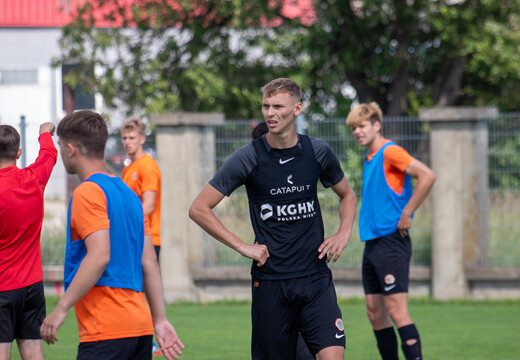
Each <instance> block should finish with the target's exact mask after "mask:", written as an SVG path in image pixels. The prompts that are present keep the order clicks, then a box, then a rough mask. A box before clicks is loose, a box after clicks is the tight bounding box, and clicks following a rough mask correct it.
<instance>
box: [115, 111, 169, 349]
mask: <svg viewBox="0 0 520 360" xmlns="http://www.w3.org/2000/svg"><path fill="white" fill-rule="evenodd" d="M121 142H122V143H123V146H124V148H125V151H126V153H127V154H128V156H129V157H130V161H131V163H130V164H129V165H128V166H125V167H124V168H123V174H122V178H123V181H124V182H125V184H126V185H128V186H129V187H130V189H132V190H133V191H134V192H135V193H136V194H137V196H139V198H140V199H141V202H142V203H143V209H144V213H145V215H146V216H148V218H149V220H150V228H151V231H152V242H153V245H154V248H155V254H156V256H157V261H158V262H159V253H160V251H161V171H160V170H159V166H158V165H157V162H156V161H155V160H154V159H153V158H152V157H151V156H150V155H149V154H147V153H146V152H145V151H144V150H143V145H144V143H145V142H146V125H145V124H144V123H143V122H142V121H141V119H138V118H131V119H128V120H126V121H125V122H124V123H123V125H122V126H121ZM152 353H153V355H154V356H159V355H161V351H160V350H159V349H158V348H157V346H156V345H155V343H153V349H152Z"/></svg>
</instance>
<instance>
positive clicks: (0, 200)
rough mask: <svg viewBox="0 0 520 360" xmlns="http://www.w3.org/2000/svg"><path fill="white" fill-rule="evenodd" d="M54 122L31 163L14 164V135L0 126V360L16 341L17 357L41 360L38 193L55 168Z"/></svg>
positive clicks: (43, 127)
mask: <svg viewBox="0 0 520 360" xmlns="http://www.w3.org/2000/svg"><path fill="white" fill-rule="evenodd" d="M54 128H55V127H54V124H53V123H50V122H46V123H44V124H42V125H41V126H40V137H39V139H38V141H39V142H40V152H39V154H38V158H37V159H36V161H35V162H34V164H31V165H29V166H28V167H26V168H24V169H19V168H18V167H17V166H16V160H17V159H19V158H20V156H21V155H22V149H20V135H19V134H18V132H17V131H16V129H15V128H13V127H12V126H10V125H0V319H1V320H0V358H1V359H9V357H10V353H11V344H12V342H13V340H14V339H16V341H17V344H18V349H19V351H20V355H21V356H22V358H23V359H43V348H42V341H41V337H40V330H39V329H40V325H41V323H42V321H43V319H44V317H45V295H44V293H43V270H42V261H41V250H40V234H41V229H42V221H43V193H44V191H45V186H46V185H47V182H48V181H49V177H50V176H51V172H52V169H53V167H54V165H55V164H56V159H57V157H58V152H57V150H56V147H55V146H54V142H53V141H52V135H53V134H54Z"/></svg>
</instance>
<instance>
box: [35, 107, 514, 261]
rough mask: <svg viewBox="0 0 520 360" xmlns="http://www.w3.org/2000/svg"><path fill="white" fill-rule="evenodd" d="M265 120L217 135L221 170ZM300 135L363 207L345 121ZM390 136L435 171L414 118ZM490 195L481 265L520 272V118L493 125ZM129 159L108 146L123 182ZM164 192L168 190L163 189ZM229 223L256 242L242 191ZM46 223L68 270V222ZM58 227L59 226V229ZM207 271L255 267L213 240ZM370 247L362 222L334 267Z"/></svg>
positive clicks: (47, 247)
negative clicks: (322, 148) (328, 158)
mask: <svg viewBox="0 0 520 360" xmlns="http://www.w3.org/2000/svg"><path fill="white" fill-rule="evenodd" d="M258 121H260V120H256V121H255V120H233V121H232V120H228V121H226V123H225V124H224V125H219V126H216V127H215V134H216V158H215V163H216V166H217V168H219V167H220V166H221V165H222V164H223V163H224V161H225V160H226V159H227V158H228V157H229V156H230V155H231V154H232V152H233V151H235V150H236V149H237V148H238V147H240V146H242V145H245V144H247V143H248V142H249V141H250V138H251V130H252V128H253V127H254V125H255V124H256V123H257V122H258ZM299 128H300V130H301V132H304V133H306V134H307V135H309V136H311V137H318V138H321V139H324V140H325V141H326V142H327V143H329V144H330V145H331V147H332V148H333V149H334V151H335V152H336V154H337V155H338V158H339V159H340V162H341V164H342V167H343V170H344V171H345V174H346V176H347V179H348V181H349V182H350V184H351V186H352V188H353V189H354V191H355V192H356V195H357V197H358V205H359V204H360V202H361V200H362V199H361V178H362V167H363V157H364V153H365V149H364V148H362V147H361V146H359V145H358V144H357V142H356V141H355V140H354V138H353V136H352V134H351V132H350V130H349V128H348V127H347V126H346V125H345V120H344V118H336V119H327V120H323V121H317V122H310V121H309V122H302V123H300V124H299ZM383 130H384V133H385V136H386V137H387V138H390V139H392V140H394V141H395V142H396V143H398V144H400V145H402V146H403V147H404V148H405V149H407V150H408V151H409V152H410V154H411V155H412V156H414V157H415V158H417V159H419V160H421V161H422V162H424V163H426V164H427V165H429V163H430V157H429V127H428V124H426V123H424V122H421V121H419V120H418V119H417V118H414V117H394V118H392V117H387V118H385V120H384V124H383ZM488 142H489V148H488V163H489V194H488V204H489V208H488V209H487V218H488V222H487V223H486V224H481V228H480V231H486V232H487V233H488V236H487V239H488V241H487V242H485V243H482V244H479V245H478V246H477V248H475V254H476V258H477V263H478V264H480V265H490V266H520V242H519V241H518V239H519V238H520V221H519V219H520V114H518V113H515V114H501V115H500V117H499V118H498V119H496V120H490V122H489V139H488ZM145 147H146V151H147V152H150V153H151V154H152V155H155V141H154V137H153V136H149V137H148V139H147V143H146V144H145ZM125 159H126V156H125V154H124V149H123V147H122V146H121V144H120V136H119V134H114V135H113V136H112V137H111V139H110V140H109V144H108V146H107V153H106V160H107V164H109V167H110V168H111V169H112V170H113V171H114V173H116V174H120V171H121V170H122V167H123V166H124V161H125ZM163 186H165V185H163ZM318 196H319V200H320V204H321V207H322V211H323V218H324V223H325V233H326V236H330V235H332V234H333V233H334V232H335V231H336V230H337V228H338V225H339V218H338V213H337V209H338V199H337V196H336V195H335V194H334V192H333V191H332V190H330V189H323V188H320V190H319V193H318ZM215 211H216V213H217V214H218V216H219V217H220V218H221V220H222V221H223V223H224V224H225V225H226V226H228V227H229V228H230V230H231V231H233V232H235V233H236V234H237V235H238V236H239V237H240V238H241V239H243V240H244V241H251V242H252V241H253V239H254V234H253V231H252V227H251V223H250V220H249V210H248V203H247V196H246V193H245V190H244V189H243V187H242V188H240V189H238V190H236V191H235V192H234V193H233V194H232V195H231V196H230V197H229V198H226V199H225V200H224V201H223V202H222V203H221V204H219V205H218V206H217V207H216V209H215ZM64 216H65V214H60V215H59V216H58V218H57V219H55V220H56V221H52V218H51V219H50V220H51V221H44V231H42V256H43V261H44V264H50V265H61V264H63V256H64V241H63V239H64V234H65V230H64V228H63V225H60V224H63V218H64ZM58 225H59V226H58ZM431 229H432V226H431V207H430V200H429V198H428V199H427V200H426V202H425V203H424V204H423V205H422V206H421V207H420V208H419V209H418V210H417V212H416V213H415V217H414V221H413V225H412V228H411V231H410V233H411V237H412V243H413V255H412V263H413V264H414V265H430V264H431V239H432V235H431ZM204 249H205V259H204V262H205V264H206V265H249V264H250V261H249V260H248V259H245V258H243V257H242V256H241V255H239V254H238V253H236V252H235V251H233V250H231V249H229V248H227V247H226V246H224V245H222V244H220V243H218V242H217V241H216V240H214V239H213V238H211V237H210V236H209V235H207V234H206V235H205V239H204ZM362 251H363V244H362V243H361V242H360V241H359V235H358V228H357V219H356V224H355V226H354V233H353V236H352V238H351V240H350V243H349V245H348V247H347V249H346V250H345V251H344V253H343V255H342V256H341V258H340V259H339V261H338V262H337V263H336V264H335V265H333V266H342V267H353V266H359V265H360V263H361V258H362Z"/></svg>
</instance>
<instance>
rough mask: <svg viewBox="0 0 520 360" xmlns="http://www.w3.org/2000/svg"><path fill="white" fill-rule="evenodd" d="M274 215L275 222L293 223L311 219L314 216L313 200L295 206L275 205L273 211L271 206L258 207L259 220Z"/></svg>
mask: <svg viewBox="0 0 520 360" xmlns="http://www.w3.org/2000/svg"><path fill="white" fill-rule="evenodd" d="M275 214H276V220H277V221H294V220H301V219H307V218H310V217H313V216H314V215H316V211H315V210H314V200H312V201H306V202H301V203H296V204H286V205H276V209H273V206H272V205H271V204H262V206H260V218H261V219H262V220H264V221H265V220H267V219H269V218H271V217H273V216H274V215H275Z"/></svg>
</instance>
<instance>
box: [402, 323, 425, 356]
mask: <svg viewBox="0 0 520 360" xmlns="http://www.w3.org/2000/svg"><path fill="white" fill-rule="evenodd" d="M397 330H398V331H399V336H400V337H401V348H402V349H403V352H404V356H405V357H406V360H422V353H421V339H420V338H419V333H418V332H417V328H416V327H415V324H410V325H406V326H403V327H401V328H399V329H397ZM408 340H417V342H416V343H415V344H413V345H408V344H407V343H406V342H407V341H408Z"/></svg>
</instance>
